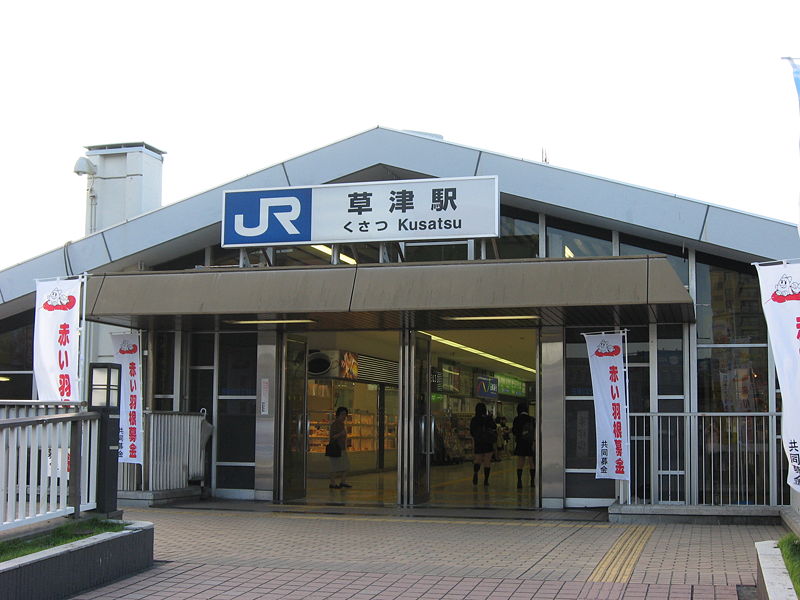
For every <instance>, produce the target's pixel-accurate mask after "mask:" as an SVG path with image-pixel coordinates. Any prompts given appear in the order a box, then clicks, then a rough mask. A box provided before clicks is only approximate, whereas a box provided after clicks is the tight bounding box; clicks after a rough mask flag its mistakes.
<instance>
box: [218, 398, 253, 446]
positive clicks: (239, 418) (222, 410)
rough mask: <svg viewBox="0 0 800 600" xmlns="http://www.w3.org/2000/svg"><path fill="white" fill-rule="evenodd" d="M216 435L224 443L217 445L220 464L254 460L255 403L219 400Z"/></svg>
mask: <svg viewBox="0 0 800 600" xmlns="http://www.w3.org/2000/svg"><path fill="white" fill-rule="evenodd" d="M217 418H218V423H217V431H218V433H217V435H218V436H219V438H218V439H220V440H224V443H220V444H218V445H217V460H218V461H220V462H252V461H254V460H255V440H256V401H255V399H254V398H249V399H227V398H220V399H219V406H218V412H217Z"/></svg>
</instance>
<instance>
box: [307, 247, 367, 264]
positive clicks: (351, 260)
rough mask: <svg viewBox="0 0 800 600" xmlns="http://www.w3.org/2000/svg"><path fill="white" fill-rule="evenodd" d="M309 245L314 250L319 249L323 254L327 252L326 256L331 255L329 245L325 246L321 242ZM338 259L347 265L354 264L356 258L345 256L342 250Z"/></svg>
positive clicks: (331, 250) (331, 249)
mask: <svg viewBox="0 0 800 600" xmlns="http://www.w3.org/2000/svg"><path fill="white" fill-rule="evenodd" d="M311 247H312V248H313V249H314V250H319V251H320V252H322V253H323V254H327V255H328V256H333V248H331V247H330V246H325V245H323V244H314V245H313V246H311ZM339 260H340V261H342V262H344V263H347V264H348V265H354V264H356V259H355V258H352V257H350V256H347V254H343V253H342V252H339Z"/></svg>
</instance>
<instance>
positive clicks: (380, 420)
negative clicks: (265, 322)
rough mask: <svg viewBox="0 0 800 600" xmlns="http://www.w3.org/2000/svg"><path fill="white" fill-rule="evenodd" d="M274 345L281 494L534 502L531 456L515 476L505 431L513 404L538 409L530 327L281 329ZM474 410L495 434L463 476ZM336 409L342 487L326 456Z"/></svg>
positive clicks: (388, 501)
mask: <svg viewBox="0 0 800 600" xmlns="http://www.w3.org/2000/svg"><path fill="white" fill-rule="evenodd" d="M284 347H285V352H284V354H285V362H284V373H285V376H284V394H285V405H284V406H285V410H284V417H283V429H282V430H283V436H282V437H283V441H282V454H283V457H282V461H281V464H282V474H281V478H280V479H281V482H282V498H281V500H282V501H284V502H302V503H309V504H344V505H380V506H392V505H398V504H400V505H413V506H450V507H480V508H489V507H496V508H536V507H538V506H539V494H538V491H537V490H538V486H537V477H536V471H535V469H536V465H537V463H538V461H539V459H540V457H539V456H536V457H534V460H533V469H531V462H530V459H529V460H528V461H527V462H526V463H525V464H524V465H522V467H523V468H524V473H523V477H522V478H521V479H518V477H517V468H518V464H517V461H518V458H517V457H516V456H515V455H514V445H515V436H514V435H513V433H512V428H513V423H514V418H515V417H516V416H517V414H518V411H521V410H525V411H526V412H527V413H528V414H529V415H530V416H532V417H534V418H536V416H537V409H538V396H539V393H538V391H537V390H538V385H537V378H536V374H537V369H538V367H537V364H538V333H537V329H535V328H510V329H448V330H431V331H405V332H398V331H346V332H344V331H339V332H305V333H303V334H290V335H287V336H286V338H285V340H284ZM478 405H483V406H484V407H485V408H486V410H487V412H488V414H489V415H491V417H492V420H493V422H494V423H495V425H496V430H495V439H494V443H493V444H492V455H491V459H490V461H491V462H490V463H489V466H488V467H484V466H483V465H481V467H480V472H479V477H478V478H477V483H473V474H474V467H473V458H474V450H475V448H474V443H475V440H474V438H473V435H472V433H471V431H470V424H471V421H472V419H473V417H474V416H475V414H476V407H478ZM340 407H344V408H346V409H347V411H348V415H347V420H346V428H347V442H346V444H347V451H346V457H347V462H348V468H347V472H346V474H345V475H344V482H345V484H346V485H345V486H340V485H339V484H340V481H341V479H340V477H339V476H338V475H337V476H336V477H335V478H334V479H332V478H331V474H332V464H333V463H332V459H330V458H329V457H326V456H325V446H326V444H327V443H328V442H329V439H330V430H331V424H332V422H333V421H334V418H335V414H336V410H337V409H338V408H340ZM536 422H538V420H537V421H536ZM536 439H538V435H537V436H536ZM537 446H538V445H537V444H536V443H534V448H536V447H537ZM537 454H538V453H537ZM337 464H340V463H337ZM485 468H486V469H488V471H484V469H485ZM487 476H488V477H487ZM519 480H521V481H522V482H523V484H522V487H518V481H519Z"/></svg>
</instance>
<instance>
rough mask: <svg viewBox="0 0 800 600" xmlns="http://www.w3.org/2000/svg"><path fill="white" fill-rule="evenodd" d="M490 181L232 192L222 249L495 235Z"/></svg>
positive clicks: (226, 201) (496, 215) (496, 214)
mask: <svg viewBox="0 0 800 600" xmlns="http://www.w3.org/2000/svg"><path fill="white" fill-rule="evenodd" d="M499 223H500V196H499V193H498V189H497V177H495V176H491V177H456V178H447V179H412V180H401V181H377V182H369V183H355V184H353V183H348V184H333V185H317V186H311V187H292V188H280V189H277V188H271V189H261V190H231V191H226V192H225V193H224V195H223V203H222V246H223V247H225V248H238V247H245V246H288V245H304V244H352V243H357V242H391V241H394V242H400V241H412V240H445V239H465V238H486V237H497V236H498V235H499V233H500V232H499Z"/></svg>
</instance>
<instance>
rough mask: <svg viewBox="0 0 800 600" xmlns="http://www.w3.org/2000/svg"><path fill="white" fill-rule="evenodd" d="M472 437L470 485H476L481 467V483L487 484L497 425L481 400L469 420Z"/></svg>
mask: <svg viewBox="0 0 800 600" xmlns="http://www.w3.org/2000/svg"><path fill="white" fill-rule="evenodd" d="M469 433H470V435H471V436H472V439H473V463H472V485H478V472H479V471H480V470H481V467H483V485H489V473H490V472H491V470H492V453H493V452H494V444H495V442H496V441H497V425H496V424H495V422H494V419H493V418H492V416H491V415H490V414H489V412H488V411H487V410H486V405H485V404H484V403H483V402H478V403H477V404H476V405H475V416H474V417H472V420H471V421H470V422H469Z"/></svg>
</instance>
